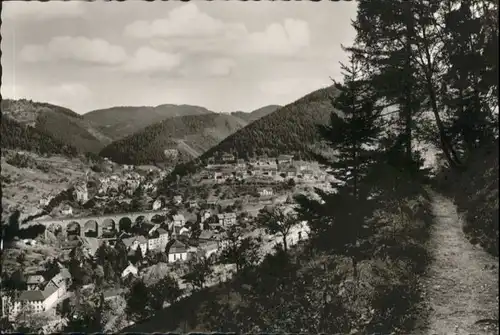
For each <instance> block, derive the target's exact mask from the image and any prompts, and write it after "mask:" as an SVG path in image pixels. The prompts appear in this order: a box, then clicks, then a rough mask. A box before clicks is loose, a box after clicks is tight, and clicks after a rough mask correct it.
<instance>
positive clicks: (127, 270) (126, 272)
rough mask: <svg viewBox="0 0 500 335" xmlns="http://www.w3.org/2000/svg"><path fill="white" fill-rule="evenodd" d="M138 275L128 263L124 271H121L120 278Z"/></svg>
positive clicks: (136, 270) (135, 269) (137, 271)
mask: <svg viewBox="0 0 500 335" xmlns="http://www.w3.org/2000/svg"><path fill="white" fill-rule="evenodd" d="M138 273H139V270H138V269H137V268H136V267H135V266H134V265H132V264H130V263H129V265H128V266H127V267H126V268H125V270H123V271H122V278H125V277H127V276H128V275H133V276H137V274H138Z"/></svg>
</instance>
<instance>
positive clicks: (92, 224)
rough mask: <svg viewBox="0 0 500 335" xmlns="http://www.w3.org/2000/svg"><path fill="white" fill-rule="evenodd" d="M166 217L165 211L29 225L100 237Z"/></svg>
mask: <svg viewBox="0 0 500 335" xmlns="http://www.w3.org/2000/svg"><path fill="white" fill-rule="evenodd" d="M166 215H167V211H166V210H158V211H147V212H135V213H120V214H107V215H99V216H84V217H71V218H60V219H57V218H56V219H43V220H33V221H32V222H31V223H30V224H31V225H36V224H39V225H43V226H45V228H46V229H47V230H49V231H53V232H55V231H58V230H60V231H62V232H64V233H67V234H72V235H79V236H82V237H84V236H89V235H88V234H89V232H90V233H91V234H92V236H95V237H101V236H102V234H103V231H113V230H114V231H116V232H118V233H119V232H120V231H123V230H126V229H128V228H130V227H131V226H133V225H135V224H139V223H140V222H153V220H155V219H157V220H161V219H162V218H165V217H166Z"/></svg>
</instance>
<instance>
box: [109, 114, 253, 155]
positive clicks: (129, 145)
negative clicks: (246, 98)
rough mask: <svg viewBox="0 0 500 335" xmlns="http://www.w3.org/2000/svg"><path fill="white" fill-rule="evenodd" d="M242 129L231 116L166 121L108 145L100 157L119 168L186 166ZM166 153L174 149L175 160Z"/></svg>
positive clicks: (241, 124) (206, 115)
mask: <svg viewBox="0 0 500 335" xmlns="http://www.w3.org/2000/svg"><path fill="white" fill-rule="evenodd" d="M245 125H246V122H245V121H243V120H241V119H239V118H236V117H234V116H232V115H230V114H216V113H211V114H205V115H190V116H181V117H174V118H169V119H166V120H164V121H162V122H159V123H156V124H154V125H151V126H149V127H146V128H145V129H143V130H142V131H139V132H137V133H135V134H133V135H130V136H128V137H126V138H123V139H121V140H118V141H116V142H113V143H111V144H110V145H108V146H107V147H106V148H104V149H103V150H102V151H101V153H100V155H101V156H103V157H108V158H110V159H111V160H113V161H115V162H117V163H122V164H149V163H173V164H175V163H177V162H179V161H180V162H185V161H189V160H190V159H192V158H195V157H197V156H198V155H201V154H202V153H203V152H205V151H206V150H208V149H209V148H211V147H212V146H214V145H216V144H217V143H219V142H220V141H221V140H222V139H224V138H226V137H227V136H229V135H230V134H232V133H234V132H235V131H237V130H238V129H241V128H242V127H244V126H245ZM167 149H177V150H178V153H179V157H178V159H173V158H172V157H171V156H169V155H168V154H167V155H166V154H165V150H167Z"/></svg>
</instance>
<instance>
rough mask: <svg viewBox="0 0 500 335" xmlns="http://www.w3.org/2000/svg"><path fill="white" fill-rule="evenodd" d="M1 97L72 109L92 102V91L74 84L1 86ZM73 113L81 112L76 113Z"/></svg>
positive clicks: (79, 84)
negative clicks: (23, 99)
mask: <svg viewBox="0 0 500 335" xmlns="http://www.w3.org/2000/svg"><path fill="white" fill-rule="evenodd" d="M1 90H2V96H3V97H5V98H12V99H22V98H26V99H31V100H34V101H39V102H48V103H52V104H54V105H59V106H64V107H68V108H74V107H75V106H85V105H86V104H87V103H88V102H89V101H91V100H92V96H93V94H92V91H91V90H90V89H89V88H88V87H87V86H85V85H83V84H81V83H76V82H67V83H61V84H58V85H43V86H38V85H37V86H32V85H2V88H1ZM75 112H83V111H76V110H75Z"/></svg>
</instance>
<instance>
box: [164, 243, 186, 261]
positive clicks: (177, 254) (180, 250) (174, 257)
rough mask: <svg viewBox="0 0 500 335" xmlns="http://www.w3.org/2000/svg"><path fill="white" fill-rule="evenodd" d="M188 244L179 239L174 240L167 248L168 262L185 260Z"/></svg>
mask: <svg viewBox="0 0 500 335" xmlns="http://www.w3.org/2000/svg"><path fill="white" fill-rule="evenodd" d="M188 249H189V248H188V246H187V245H186V244H184V243H182V242H180V241H177V240H176V241H175V242H174V243H173V244H172V245H171V246H170V249H169V250H168V262H169V263H173V262H177V261H186V260H187V259H188Z"/></svg>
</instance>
